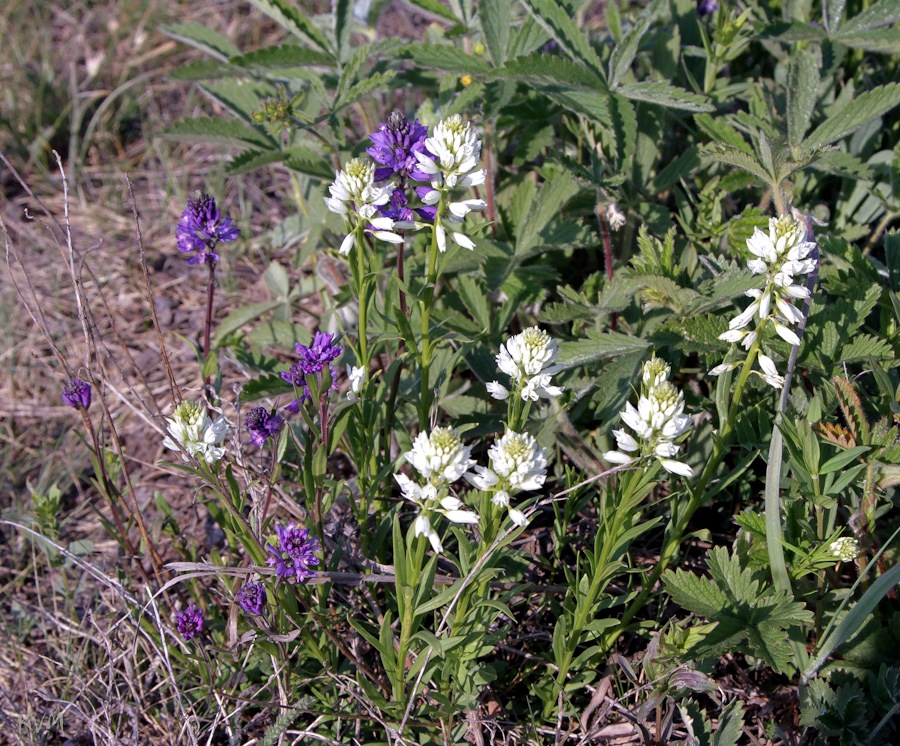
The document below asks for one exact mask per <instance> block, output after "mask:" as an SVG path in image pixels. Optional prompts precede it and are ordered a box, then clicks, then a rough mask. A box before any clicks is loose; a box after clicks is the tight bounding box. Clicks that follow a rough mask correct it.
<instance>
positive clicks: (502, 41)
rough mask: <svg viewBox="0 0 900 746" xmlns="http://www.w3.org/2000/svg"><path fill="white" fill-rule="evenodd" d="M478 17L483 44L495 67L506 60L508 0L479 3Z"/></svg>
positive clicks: (509, 23)
mask: <svg viewBox="0 0 900 746" xmlns="http://www.w3.org/2000/svg"><path fill="white" fill-rule="evenodd" d="M478 19H479V21H480V22H481V33H482V34H483V35H484V42H485V46H486V47H487V51H488V54H489V55H490V56H491V60H492V61H493V63H494V65H495V66H496V67H500V66H502V65H503V63H504V62H506V52H507V50H508V49H509V34H510V31H511V18H510V0H491V2H489V3H485V2H482V3H479V5H478Z"/></svg>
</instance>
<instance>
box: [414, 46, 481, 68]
mask: <svg viewBox="0 0 900 746" xmlns="http://www.w3.org/2000/svg"><path fill="white" fill-rule="evenodd" d="M401 54H402V55H403V56H404V57H408V58H409V59H411V60H414V61H415V62H416V64H418V65H420V66H421V67H433V68H436V69H438V70H447V71H448V72H457V73H464V74H465V73H468V74H470V75H477V74H483V73H487V72H490V70H491V67H490V65H488V63H487V62H485V61H484V60H483V59H481V58H480V57H476V56H475V55H473V54H466V52H464V51H463V50H461V49H457V48H456V47H452V46H450V45H449V44H409V45H407V46H405V47H403V48H402V49H401Z"/></svg>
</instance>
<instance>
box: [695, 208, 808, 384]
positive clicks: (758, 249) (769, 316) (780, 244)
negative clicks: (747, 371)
mask: <svg viewBox="0 0 900 746" xmlns="http://www.w3.org/2000/svg"><path fill="white" fill-rule="evenodd" d="M815 246H816V245H815V243H813V242H812V241H807V240H806V226H804V225H803V223H802V222H800V221H799V220H797V219H796V218H794V217H792V216H790V215H786V216H784V217H781V218H769V232H768V233H764V232H763V231H761V230H760V229H759V228H756V229H754V231H753V235H752V236H751V237H750V238H749V239H748V240H747V248H748V249H749V250H750V252H751V253H752V254H753V256H754V257H755V258H754V259H751V260H750V261H749V262H748V263H747V268H748V269H749V270H750V271H751V272H752V273H753V274H755V275H765V276H766V285H765V287H764V288H763V289H762V290H758V289H756V288H754V289H753V290H748V291H747V295H748V296H750V297H751V298H753V302H752V303H751V304H750V305H749V306H747V308H746V309H745V310H744V311H743V312H741V313H739V314H738V315H737V316H735V317H734V318H733V319H732V320H731V321H730V322H729V324H728V331H727V332H725V333H724V334H721V335H719V339H721V340H723V341H725V342H732V343H734V342H740V343H741V344H742V345H743V346H744V348H745V349H750V347H752V346H753V344H754V342H756V340H757V339H758V338H759V332H760V330H761V329H762V327H763V326H764V325H766V324H768V323H769V322H771V323H772V325H773V327H774V328H775V332H776V333H777V334H778V336H779V337H781V338H782V339H783V340H784V341H785V342H787V343H788V344H792V345H799V344H800V338H799V337H798V336H797V334H796V332H794V330H793V329H792V328H791V327H792V326H795V325H796V324H799V323H800V322H802V321H803V314H802V313H801V312H800V309H798V308H797V307H796V306H794V305H793V301H794V300H806V299H807V298H808V297H809V289H808V288H806V287H805V286H803V285H795V284H794V281H795V279H796V278H797V276H798V275H805V274H808V273H810V272H812V271H813V270H814V269H815V267H816V261H815V259H811V258H810V253H811V252H812V251H813V249H815ZM753 319H756V320H757V321H756V324H755V327H754V328H753V329H752V330H748V329H747V327H748V326H750V322H751V321H753ZM738 365H739V363H724V364H722V365H719V366H716V367H715V368H713V370H711V371H710V374H711V375H719V374H721V373H724V372H725V371H727V370H733V369H734V368H735V367H737V366H738ZM759 365H760V368H762V373H760V374H759V375H761V376H762V378H763V379H764V380H765V381H766V383H768V384H769V385H771V386H774V387H775V388H781V387H782V386H783V385H784V377H783V376H780V375H779V374H778V371H777V368H776V367H775V363H774V361H773V360H772V359H771V358H770V357H769V356H768V355H764V354H760V356H759Z"/></svg>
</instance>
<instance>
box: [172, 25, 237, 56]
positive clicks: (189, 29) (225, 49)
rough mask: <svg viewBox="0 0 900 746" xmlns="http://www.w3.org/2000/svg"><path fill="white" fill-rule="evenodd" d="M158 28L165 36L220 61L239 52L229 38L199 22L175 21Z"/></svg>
mask: <svg viewBox="0 0 900 746" xmlns="http://www.w3.org/2000/svg"><path fill="white" fill-rule="evenodd" d="M160 30H161V31H162V32H163V33H164V34H165V35H166V36H171V37H172V38H173V39H177V40H178V41H183V42H184V43H185V44H190V45H191V46H192V47H194V48H195V49H199V50H200V51H202V52H206V54H209V55H212V56H213V57H215V58H216V59H217V60H219V61H220V62H226V61H227V60H228V58H229V57H232V56H234V55H236V54H240V53H241V50H240V49H238V48H237V47H236V46H234V44H233V43H232V42H231V40H230V39H227V38H226V37H224V36H222V34H218V33H216V32H215V31H213V30H212V29H210V28H207V27H206V26H204V25H202V24H199V23H176V24H173V25H172V26H162V27H161V28H160Z"/></svg>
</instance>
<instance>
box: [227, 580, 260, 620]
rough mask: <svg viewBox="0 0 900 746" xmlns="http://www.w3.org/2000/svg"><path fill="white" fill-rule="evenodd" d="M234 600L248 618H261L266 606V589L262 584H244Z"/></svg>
mask: <svg viewBox="0 0 900 746" xmlns="http://www.w3.org/2000/svg"><path fill="white" fill-rule="evenodd" d="M234 600H235V601H237V602H238V604H239V605H240V607H241V608H242V609H243V610H244V613H246V614H249V615H250V616H261V615H262V613H263V609H264V608H265V606H266V587H265V586H264V585H263V584H262V583H245V584H244V586H243V588H241V589H240V590H239V591H238V592H237V593H235V594H234Z"/></svg>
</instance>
